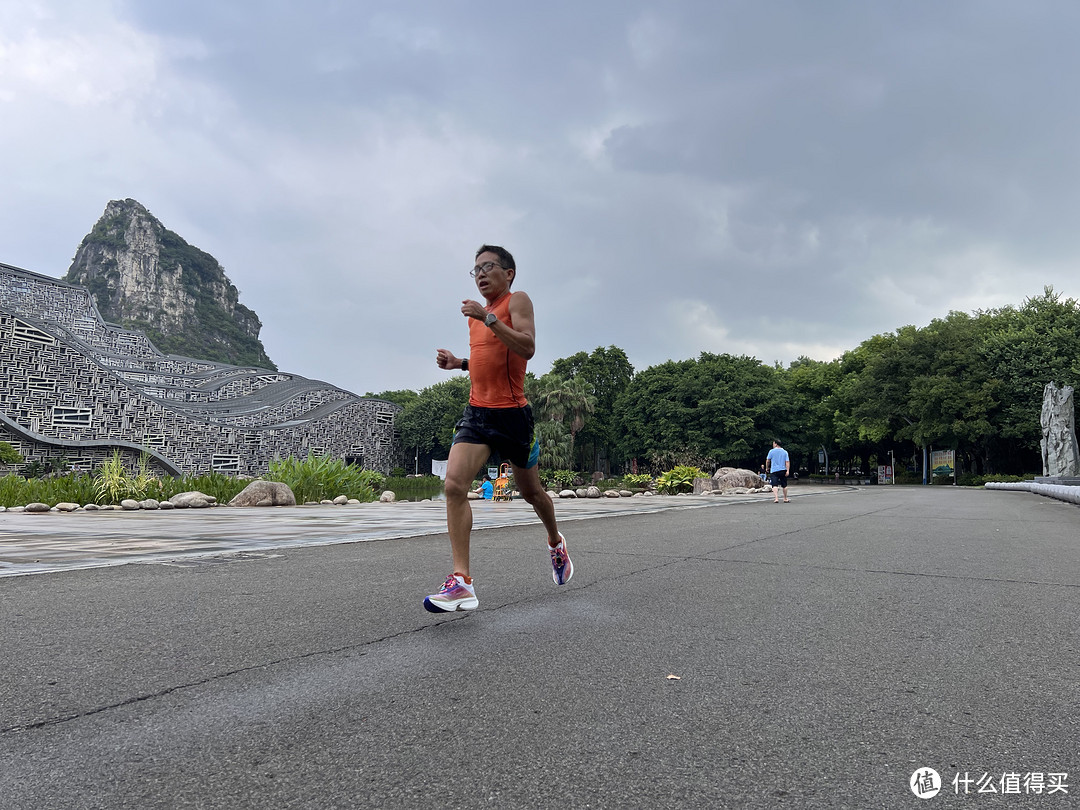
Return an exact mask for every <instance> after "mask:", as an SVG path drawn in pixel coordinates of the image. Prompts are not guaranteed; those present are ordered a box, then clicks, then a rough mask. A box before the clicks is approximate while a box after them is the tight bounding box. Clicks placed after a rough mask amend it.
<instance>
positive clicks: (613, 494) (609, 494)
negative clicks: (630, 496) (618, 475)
mask: <svg viewBox="0 0 1080 810" xmlns="http://www.w3.org/2000/svg"><path fill="white" fill-rule="evenodd" d="M604 497H605V498H621V497H622V496H621V495H619V490H617V489H609V490H607V491H605V492H604Z"/></svg>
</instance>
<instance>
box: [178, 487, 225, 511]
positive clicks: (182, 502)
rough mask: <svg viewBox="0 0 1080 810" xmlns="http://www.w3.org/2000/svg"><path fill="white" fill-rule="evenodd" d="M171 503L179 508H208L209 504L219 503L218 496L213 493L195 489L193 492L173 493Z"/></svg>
mask: <svg viewBox="0 0 1080 810" xmlns="http://www.w3.org/2000/svg"><path fill="white" fill-rule="evenodd" d="M169 503H171V504H172V505H173V506H174V507H176V508H177V509H206V508H207V507H208V506H212V505H213V504H215V503H217V498H215V497H214V496H213V495H206V494H205V493H202V492H199V491H198V490H194V491H192V492H180V493H177V494H176V495H173V496H172V497H171V498H169Z"/></svg>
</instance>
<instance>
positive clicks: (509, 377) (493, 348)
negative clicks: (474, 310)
mask: <svg viewBox="0 0 1080 810" xmlns="http://www.w3.org/2000/svg"><path fill="white" fill-rule="evenodd" d="M512 295H513V293H507V294H506V295H504V296H503V297H502V298H500V299H499V300H498V301H496V302H495V303H494V304H493V305H491V306H489V307H486V309H487V311H488V312H494V313H495V316H496V317H497V318H498V319H499V320H500V321H502V322H503V323H505V324H506V325H507V326H509V327H511V328H513V326H514V324H513V321H512V320H511V319H510V296H512ZM526 363H527V361H526V360H525V358H524V357H522V356H521V355H520V354H514V352H512V351H510V349H508V348H507V346H506V344H505V343H503V342H502V341H501V340H499V339H498V338H497V337H496V336H495V333H494V332H493V331H492V330H491V329H489V328H488V327H486V326H484V323H483V321H478V320H476V319H475V318H469V383H470V389H469V404H470V405H475V406H476V407H478V408H524V407H525V406H526V405H528V404H529V401H528V400H527V399H525V365H526Z"/></svg>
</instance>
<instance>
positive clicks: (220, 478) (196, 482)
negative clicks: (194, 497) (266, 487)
mask: <svg viewBox="0 0 1080 810" xmlns="http://www.w3.org/2000/svg"><path fill="white" fill-rule="evenodd" d="M249 483H250V482H249V481H248V480H246V479H244V478H235V477H233V476H231V475H225V474H224V473H219V472H209V473H204V474H203V475H184V476H180V477H179V478H177V477H174V476H168V477H166V478H163V479H161V494H160V495H153V496H151V497H154V498H157V499H158V500H168V499H169V498H171V497H173V495H179V494H180V493H181V492H201V493H202V494H203V495H210V496H211V497H214V498H217V502H218V503H228V502H229V501H231V500H232V499H233V498H235V497H236V496H237V495H239V494H240V493H241V492H242V491H243V489H244V487H246V486H247V485H248V484H249Z"/></svg>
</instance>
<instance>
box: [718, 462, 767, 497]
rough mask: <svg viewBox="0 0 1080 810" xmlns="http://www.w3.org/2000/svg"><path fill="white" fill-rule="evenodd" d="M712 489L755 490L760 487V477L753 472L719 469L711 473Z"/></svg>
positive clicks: (726, 468)
mask: <svg viewBox="0 0 1080 810" xmlns="http://www.w3.org/2000/svg"><path fill="white" fill-rule="evenodd" d="M712 480H713V489H719V490H723V491H726V490H729V489H735V488H736V487H745V488H746V489H757V488H758V487H760V486H761V476H760V475H759V474H758V473H756V472H754V471H753V470H744V469H740V468H738V467H721V468H720V469H719V470H717V471H716V472H715V473H713V477H712Z"/></svg>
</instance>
